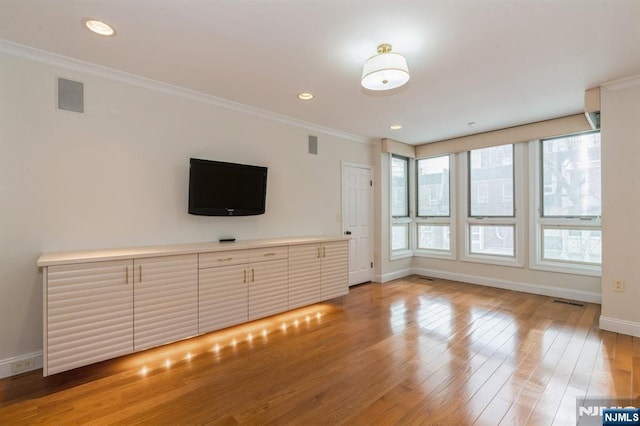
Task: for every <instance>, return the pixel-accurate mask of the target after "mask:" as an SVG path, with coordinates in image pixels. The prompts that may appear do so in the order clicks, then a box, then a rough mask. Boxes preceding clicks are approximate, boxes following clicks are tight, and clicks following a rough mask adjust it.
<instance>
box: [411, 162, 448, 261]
mask: <svg viewBox="0 0 640 426" xmlns="http://www.w3.org/2000/svg"><path fill="white" fill-rule="evenodd" d="M451 160H452V156H449V155H443V156H439V157H433V158H423V159H420V160H417V161H416V187H417V198H416V199H417V212H418V214H417V218H416V230H417V232H416V236H417V241H416V249H417V253H418V254H422V255H426V256H430V255H431V256H436V257H442V256H445V257H452V256H453V247H452V246H451V240H452V238H451V235H452V226H453V223H452V216H453V215H452V214H451V194H450V188H451V181H452V176H451V169H452V167H451V164H452V161H451Z"/></svg>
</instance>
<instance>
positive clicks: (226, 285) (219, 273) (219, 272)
mask: <svg viewBox="0 0 640 426" xmlns="http://www.w3.org/2000/svg"><path fill="white" fill-rule="evenodd" d="M198 273H199V283H198V331H199V332H200V333H206V332H208V331H213V330H219V329H221V328H225V327H230V326H232V325H236V324H240V323H243V322H246V321H247V320H248V303H247V296H248V287H247V281H248V278H249V277H247V264H243V265H232V266H221V267H218V268H207V269H200V270H199V271H198Z"/></svg>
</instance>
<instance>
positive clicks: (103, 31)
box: [82, 18, 116, 37]
mask: <svg viewBox="0 0 640 426" xmlns="http://www.w3.org/2000/svg"><path fill="white" fill-rule="evenodd" d="M82 22H83V23H84V25H85V27H87V28H88V29H89V30H90V31H91V32H94V33H96V34H98V35H101V36H105V37H112V36H114V35H116V30H114V29H113V27H112V26H111V25H109V24H107V23H106V22H103V21H99V20H97V19H92V18H87V19H84V20H83V21H82Z"/></svg>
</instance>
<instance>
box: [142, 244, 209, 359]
mask: <svg viewBox="0 0 640 426" xmlns="http://www.w3.org/2000/svg"><path fill="white" fill-rule="evenodd" d="M134 272H135V284H134V289H135V290H134V349H135V350H136V351H140V350H143V349H148V348H151V347H154V346H159V345H163V344H165V343H170V342H173V341H176V340H180V339H184V338H186V337H190V336H194V335H196V334H197V333H198V311H197V309H198V256H197V255H196V254H188V255H181V256H162V257H151V258H146V259H136V261H135V264H134Z"/></svg>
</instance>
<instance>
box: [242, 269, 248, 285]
mask: <svg viewBox="0 0 640 426" xmlns="http://www.w3.org/2000/svg"><path fill="white" fill-rule="evenodd" d="M242 275H243V278H242V283H243V284H246V283H247V270H246V269H244V270H243V271H242Z"/></svg>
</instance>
